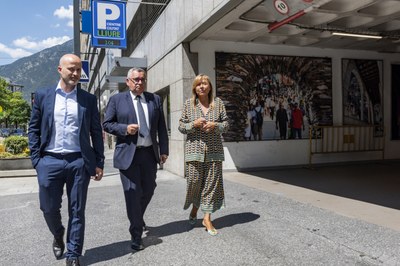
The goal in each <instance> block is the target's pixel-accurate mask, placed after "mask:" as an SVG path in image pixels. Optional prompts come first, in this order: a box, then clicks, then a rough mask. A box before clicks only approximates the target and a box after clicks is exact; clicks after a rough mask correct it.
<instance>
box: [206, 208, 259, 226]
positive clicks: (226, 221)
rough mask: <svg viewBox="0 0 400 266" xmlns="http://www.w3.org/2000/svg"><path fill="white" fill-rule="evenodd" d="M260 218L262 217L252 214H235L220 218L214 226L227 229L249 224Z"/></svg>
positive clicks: (215, 221)
mask: <svg viewBox="0 0 400 266" xmlns="http://www.w3.org/2000/svg"><path fill="white" fill-rule="evenodd" d="M258 218H260V215H259V214H254V213H252V212H243V213H235V214H229V215H226V216H222V217H219V218H217V219H215V220H214V221H213V224H214V226H215V227H217V228H225V227H231V226H234V225H237V224H244V223H249V222H252V221H255V220H257V219H258Z"/></svg>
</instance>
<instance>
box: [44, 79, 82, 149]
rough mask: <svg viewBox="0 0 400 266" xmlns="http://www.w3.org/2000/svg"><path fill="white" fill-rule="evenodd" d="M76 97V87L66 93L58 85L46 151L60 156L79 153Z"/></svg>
mask: <svg viewBox="0 0 400 266" xmlns="http://www.w3.org/2000/svg"><path fill="white" fill-rule="evenodd" d="M76 96H77V92H76V87H75V88H74V89H73V90H72V91H71V92H69V93H66V92H65V91H63V90H62V89H61V87H60V83H58V85H57V89H56V99H55V104H54V121H53V130H52V132H51V139H50V142H49V145H48V146H47V148H46V149H45V150H46V151H48V152H54V153H62V154H67V153H71V152H80V151H81V148H80V143H79V120H78V102H77V99H76Z"/></svg>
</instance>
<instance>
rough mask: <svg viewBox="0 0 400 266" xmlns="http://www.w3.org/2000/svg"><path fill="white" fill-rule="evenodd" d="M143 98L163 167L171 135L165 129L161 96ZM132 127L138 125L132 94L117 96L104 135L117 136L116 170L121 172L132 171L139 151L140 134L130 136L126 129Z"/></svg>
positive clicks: (124, 93) (156, 149)
mask: <svg viewBox="0 0 400 266" xmlns="http://www.w3.org/2000/svg"><path fill="white" fill-rule="evenodd" d="M143 95H144V97H145V99H146V102H147V107H148V112H149V121H150V136H151V141H152V142H153V151H154V155H155V157H156V160H157V162H158V163H159V162H160V154H166V155H168V132H167V127H166V125H165V118H164V111H163V106H162V102H161V98H160V96H158V95H156V94H153V93H149V92H143ZM129 124H138V118H137V117H136V112H135V108H134V105H133V101H132V97H131V95H130V91H129V90H128V91H125V92H121V93H118V94H115V95H113V96H112V97H111V98H110V101H109V102H108V104H107V109H106V114H105V117H104V122H103V128H104V131H106V132H108V133H110V134H113V135H115V136H117V143H116V145H115V151H114V167H115V168H117V169H121V170H126V169H128V167H129V166H130V165H131V163H132V160H133V156H134V155H135V151H136V143H137V139H138V134H135V135H127V132H126V129H127V127H128V125H129ZM157 137H158V138H157Z"/></svg>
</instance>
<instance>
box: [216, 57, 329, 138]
mask: <svg viewBox="0 0 400 266" xmlns="http://www.w3.org/2000/svg"><path fill="white" fill-rule="evenodd" d="M216 91H217V96H218V97H220V98H221V99H222V100H223V101H224V103H225V106H226V109H227V113H228V117H229V118H230V120H231V121H230V124H231V128H230V130H229V132H228V133H226V134H224V140H225V141H251V140H286V139H303V138H308V137H309V128H310V126H312V125H332V62H331V59H330V58H316V57H298V56H269V55H252V54H232V53H216Z"/></svg>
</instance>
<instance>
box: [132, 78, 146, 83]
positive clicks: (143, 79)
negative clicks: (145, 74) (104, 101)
mask: <svg viewBox="0 0 400 266" xmlns="http://www.w3.org/2000/svg"><path fill="white" fill-rule="evenodd" d="M128 79H129V80H130V81H132V82H133V83H139V82H140V81H141V82H142V83H145V82H146V79H145V78H134V79H133V78H128Z"/></svg>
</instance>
